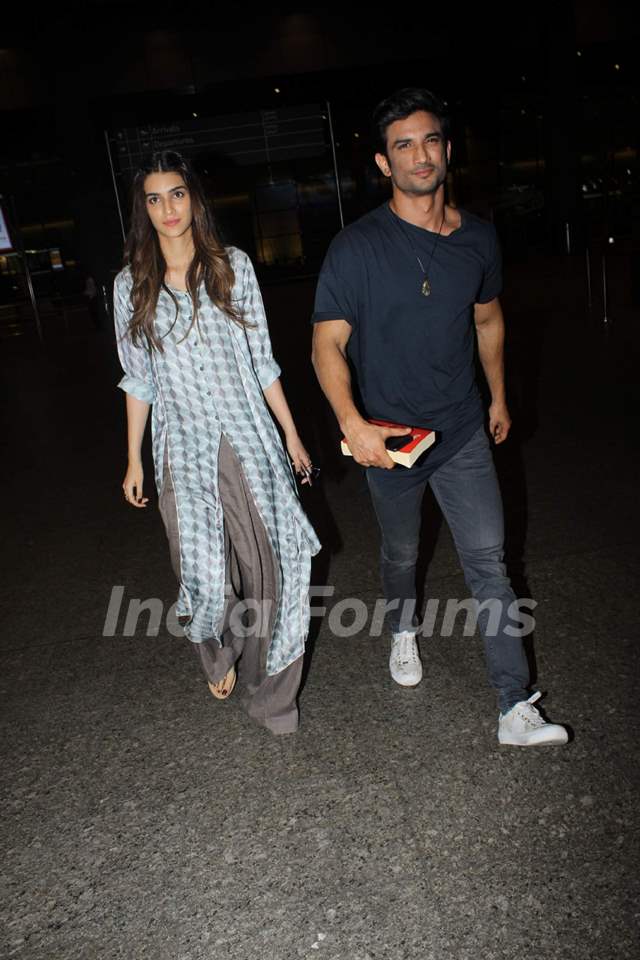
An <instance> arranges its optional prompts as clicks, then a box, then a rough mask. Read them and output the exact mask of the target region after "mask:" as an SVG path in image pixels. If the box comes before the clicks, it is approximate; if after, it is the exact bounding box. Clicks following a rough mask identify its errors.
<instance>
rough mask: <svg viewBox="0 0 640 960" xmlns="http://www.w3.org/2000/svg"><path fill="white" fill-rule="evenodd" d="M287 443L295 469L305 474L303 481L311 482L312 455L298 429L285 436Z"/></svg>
mask: <svg viewBox="0 0 640 960" xmlns="http://www.w3.org/2000/svg"><path fill="white" fill-rule="evenodd" d="M285 440H286V443H287V453H288V454H289V457H290V458H291V463H292V464H293V469H294V470H295V472H296V473H301V474H303V475H304V476H303V479H302V481H301V482H302V483H309V474H310V473H311V466H312V464H311V457H310V456H309V454H308V453H307V451H306V450H305V448H304V446H303V445H302V441H301V439H300V437H299V436H298V434H297V432H296V431H293V432H292V433H289V434H287V435H286V436H285Z"/></svg>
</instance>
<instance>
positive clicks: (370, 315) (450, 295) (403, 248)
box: [312, 203, 502, 472]
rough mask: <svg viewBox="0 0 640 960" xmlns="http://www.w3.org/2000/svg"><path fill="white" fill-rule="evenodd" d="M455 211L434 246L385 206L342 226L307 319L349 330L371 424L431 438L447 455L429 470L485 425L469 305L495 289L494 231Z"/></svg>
mask: <svg viewBox="0 0 640 960" xmlns="http://www.w3.org/2000/svg"><path fill="white" fill-rule="evenodd" d="M458 212H459V214H460V216H461V224H460V226H459V227H458V229H457V230H454V231H453V233H451V234H449V236H440V237H439V238H437V234H436V233H435V232H432V231H430V230H425V229H423V228H422V227H416V226H414V225H413V224H411V223H408V222H407V221H406V220H402V219H400V218H399V217H398V216H397V215H396V214H395V213H394V212H393V211H392V210H391V208H390V207H389V205H388V204H387V203H384V204H382V206H380V207H378V208H376V209H375V210H373V211H371V213H368V214H366V215H365V216H364V217H361V218H360V220H357V221H356V222H355V223H353V224H350V225H349V226H348V227H345V229H344V230H342V231H341V232H340V233H339V234H337V236H336V237H335V238H334V239H333V241H332V242H331V245H330V247H329V250H328V251H327V255H326V257H325V260H324V263H323V266H322V270H321V272H320V277H319V279H318V287H317V290H316V299H315V309H314V313H313V316H312V322H314V323H317V322H319V321H322V320H346V321H347V322H348V323H349V324H350V325H351V327H352V328H353V331H352V334H351V337H350V339H349V343H348V346H347V352H348V355H349V358H350V360H351V361H352V363H353V366H354V369H355V371H356V376H357V379H358V387H359V390H360V394H361V397H362V401H363V404H364V408H365V410H364V412H365V414H366V415H367V416H368V417H375V418H379V419H382V420H391V421H394V422H396V423H401V424H406V425H408V426H423V427H430V428H431V429H433V430H436V431H438V433H439V437H438V446H441V447H442V446H444V447H445V448H446V449H442V450H441V451H438V453H436V450H435V448H433V454H431V455H430V454H427V456H428V458H429V459H430V460H431V461H433V465H434V466H435V465H436V463H437V462H442V455H443V454H445V453H446V455H447V456H446V457H445V459H446V458H448V456H451V455H453V453H455V452H456V449H459V448H460V446H462V444H463V443H466V441H467V440H468V439H469V438H470V436H471V435H472V433H473V432H474V431H475V430H476V429H477V428H478V426H480V424H481V423H482V420H483V411H482V405H481V401H480V394H479V392H478V388H477V385H476V382H475V363H474V340H475V332H474V325H473V306H474V304H475V303H488V302H489V301H490V300H493V299H494V297H497V296H498V295H499V294H500V292H501V288H502V263H501V256H500V249H499V244H498V239H497V235H496V231H495V228H494V227H493V225H492V224H490V223H487V222H486V221H484V220H481V219H480V218H479V217H476V216H474V215H473V214H471V213H468V212H467V211H465V210H458ZM434 243H435V248H434ZM432 252H433V256H432ZM417 257H419V258H420V260H421V261H422V264H423V266H424V268H425V270H426V273H427V276H428V278H429V283H430V285H431V295H430V296H428V297H425V296H423V294H422V292H421V287H422V281H423V277H424V274H423V272H422V268H421V266H420V264H419V263H418V259H417ZM394 472H395V471H394Z"/></svg>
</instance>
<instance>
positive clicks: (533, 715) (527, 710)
mask: <svg viewBox="0 0 640 960" xmlns="http://www.w3.org/2000/svg"><path fill="white" fill-rule="evenodd" d="M541 696H542V694H541V693H540V691H539V690H537V691H536V692H535V693H533V694H532V695H531V696H530V697H529V699H528V700H525V701H523V702H522V703H520V704H518V714H519V716H520V719H521V720H523V722H524V723H528V724H529V725H530V726H532V727H543V726H544V725H545V722H546V721H545V720H543V718H542V717H541V716H540V712H539V710H537V709H536V707H534V706H533V704H534V703H535V702H536V700H539V699H540V697H541Z"/></svg>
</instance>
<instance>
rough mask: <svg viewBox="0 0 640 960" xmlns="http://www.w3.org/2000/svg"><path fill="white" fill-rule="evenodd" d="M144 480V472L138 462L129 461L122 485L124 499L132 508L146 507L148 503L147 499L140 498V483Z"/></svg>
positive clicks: (140, 463)
mask: <svg viewBox="0 0 640 960" xmlns="http://www.w3.org/2000/svg"><path fill="white" fill-rule="evenodd" d="M143 480H144V471H143V469H142V462H141V461H140V460H137V461H134V462H133V463H132V462H131V461H129V465H128V467H127V473H126V475H125V478H124V481H123V483H122V489H123V490H124V498H125V500H126V501H127V503H130V504H131V506H132V507H146V505H147V504H148V502H149V498H148V497H143V496H142V483H143Z"/></svg>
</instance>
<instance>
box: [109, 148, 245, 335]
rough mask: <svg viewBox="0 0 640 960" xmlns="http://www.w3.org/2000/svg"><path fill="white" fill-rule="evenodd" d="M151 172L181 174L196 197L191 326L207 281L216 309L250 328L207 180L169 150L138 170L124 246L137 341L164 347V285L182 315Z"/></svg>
mask: <svg viewBox="0 0 640 960" xmlns="http://www.w3.org/2000/svg"><path fill="white" fill-rule="evenodd" d="M150 173H179V174H180V176H181V177H182V178H183V180H184V183H185V185H186V187H187V188H188V190H189V195H190V197H191V210H192V214H193V220H192V224H191V230H192V234H193V245H194V248H195V253H194V256H193V260H192V261H191V264H190V266H189V269H188V270H187V275H186V283H187V290H188V292H189V294H190V295H191V301H192V303H193V320H192V321H191V326H190V327H189V330H191V327H192V326H193V325H194V323H197V322H198V308H199V306H200V302H199V297H198V288H199V286H200V283H201V282H202V281H204V285H205V289H206V291H207V293H208V295H209V298H210V299H211V301H212V302H213V303H214V304H215V305H216V307H219V309H220V310H222V311H224V313H226V314H227V316H228V317H230V318H231V320H233V321H235V323H238V324H240V325H241V326H246V325H247V324H246V323H245V321H244V320H243V318H242V314H241V313H240V311H239V310H238V308H237V307H236V306H234V304H233V302H232V299H231V292H232V290H233V285H234V282H235V275H234V272H233V269H232V267H231V264H230V263H229V257H228V255H227V252H226V250H225V248H224V246H223V244H222V241H221V240H220V237H219V235H218V231H217V230H216V226H215V223H214V220H213V217H212V215H211V212H210V210H209V206H208V204H207V200H206V197H205V193H204V190H203V188H202V184H201V183H200V180H199V178H198V176H197V174H196V173H195V171H194V169H193V167H192V165H191V164H190V163H189V161H188V160H186V159H185V158H184V157H183V156H181V154H179V153H176V152H175V151H173V150H163V151H159V152H157V153H154V154H152V156H151V157H150V158H149V160H148V162H146V163H145V164H144V165H143V166H141V167H140V168H139V169H138V171H137V172H136V175H135V177H134V180H133V191H132V192H133V202H132V209H131V226H130V228H129V233H128V235H127V241H126V244H125V249H124V265H125V266H129V267H130V268H131V274H132V276H133V286H132V288H131V306H132V308H133V316H132V317H131V321H130V323H129V335H130V336H131V339H132V340H133V342H134V343H135V344H144V345H146V344H148V345H149V347H150V348H151V349H157V350H160V351H161V352H162V351H163V347H162V342H161V340H160V339H159V338H158V336H157V334H156V331H155V327H154V319H155V313H156V307H157V305H158V297H159V295H160V290H161V289H164V290H166V292H167V293H168V294H169V296H170V297H171V299H172V300H173V301H174V303H175V307H176V319H177V317H178V313H179V306H178V301H177V299H176V297H175V296H174V294H173V293H172V291H171V290H170V289H169V287H168V286H167V285H166V284H165V281H164V277H165V273H166V270H167V264H166V261H165V259H164V255H163V253H162V249H161V247H160V242H159V240H158V234H157V231H156V229H155V227H154V226H153V224H152V223H151V219H150V218H149V214H148V213H147V201H146V197H145V192H144V181H145V180H146V178H147V177H148V176H149V174H150ZM188 332H189V331H187V333H188ZM186 335H187V334H185V336H186ZM145 341H146V343H145Z"/></svg>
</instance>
